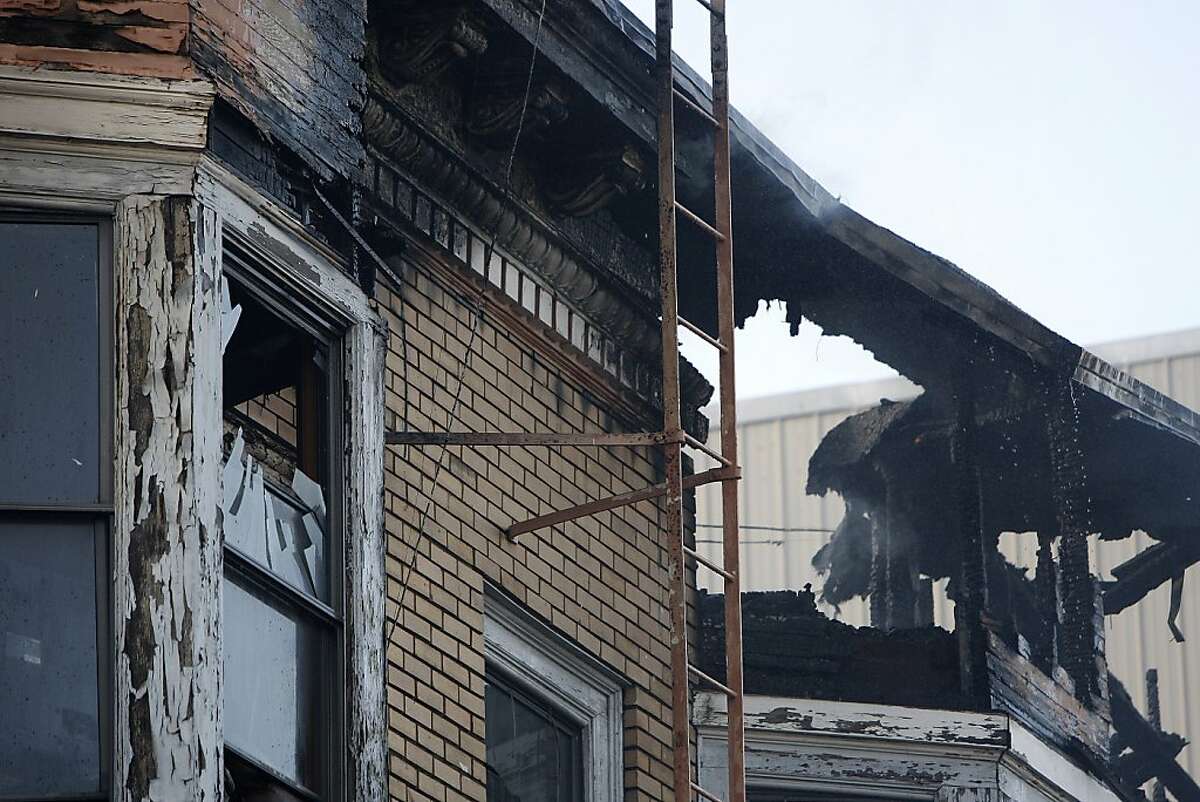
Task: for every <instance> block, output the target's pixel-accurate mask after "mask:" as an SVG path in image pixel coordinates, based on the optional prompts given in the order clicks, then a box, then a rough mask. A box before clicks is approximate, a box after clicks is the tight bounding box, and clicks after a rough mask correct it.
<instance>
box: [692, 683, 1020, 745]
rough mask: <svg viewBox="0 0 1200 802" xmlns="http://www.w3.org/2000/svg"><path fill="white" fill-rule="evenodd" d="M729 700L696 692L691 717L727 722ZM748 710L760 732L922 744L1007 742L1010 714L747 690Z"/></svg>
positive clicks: (704, 723)
mask: <svg viewBox="0 0 1200 802" xmlns="http://www.w3.org/2000/svg"><path fill="white" fill-rule="evenodd" d="M727 704H728V702H727V700H726V698H725V696H724V694H718V693H708V692H705V693H701V694H698V695H697V697H696V701H695V704H694V706H693V715H692V720H693V722H694V723H695V724H696V725H697V726H712V727H724V726H726V721H727V720H728V716H727V713H726V710H727ZM744 711H745V720H746V726H747V728H749V729H753V730H755V731H761V732H774V733H814V734H829V735H838V736H840V737H844V738H852V739H875V740H886V741H898V742H903V741H912V742H916V743H918V744H924V743H930V742H934V741H936V742H937V743H939V744H947V745H949V744H956V745H961V746H964V747H976V746H980V747H992V748H1003V747H1005V746H1007V744H1008V719H1007V716H1004V715H998V714H993V713H969V712H962V711H958V710H927V709H922V708H915V707H895V706H892V705H876V704H863V703H860V702H828V701H823V700H814V699H792V698H783V697H776V696H759V695H747V696H746V699H745V707H744Z"/></svg>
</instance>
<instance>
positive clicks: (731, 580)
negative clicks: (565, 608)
mask: <svg viewBox="0 0 1200 802" xmlns="http://www.w3.org/2000/svg"><path fill="white" fill-rule="evenodd" d="M696 2H698V3H699V4H700V5H701V6H703V7H704V8H705V9H707V10H708V12H709V14H710V16H711V38H712V76H713V100H712V112H711V113H710V112H708V111H706V110H705V109H704V108H703V107H701V106H700V105H698V104H697V103H696V102H694V101H693V100H692V99H691V98H689V97H687V96H686V95H685V94H683V93H682V92H680V91H678V90H677V89H676V88H675V71H674V68H673V65H672V61H671V29H672V25H673V16H674V8H673V2H672V0H656V18H655V20H656V26H655V28H656V31H655V33H656V53H655V55H656V59H655V73H656V79H657V90H658V91H657V99H658V187H659V196H658V224H659V238H660V249H659V273H660V276H659V278H660V282H661V293H662V361H663V373H662V399H663V430H662V431H661V432H634V433H627V434H625V433H621V434H609V433H597V434H577V433H567V434H556V433H533V432H407V431H406V432H388V433H387V435H386V442H387V443H388V444H389V445H413V446H430V445H440V446H451V445H457V446H516V447H528V446H567V447H577V448H580V447H582V448H588V447H595V448H610V447H618V446H624V447H629V446H634V447H637V446H643V447H660V448H662V449H663V451H664V454H665V460H664V464H665V469H666V480H665V482H663V483H662V484H657V485H652V486H650V487H647V488H644V489H641V490H634V491H631V492H627V493H621V494H617V495H613V496H609V497H608V498H603V499H598V500H595V501H590V502H586V503H584V504H579V505H577V506H574V507H571V508H568V509H565V510H560V511H557V512H552V513H549V514H546V515H539V516H536V517H534V518H531V519H529V520H526V521H520V522H517V523H514V524H513V525H511V526H510V527H509V528H508V529H507V530H506V534H507V535H508V537H509V538H510V539H513V540H515V539H516V538H517V537H519V536H520V535H523V534H525V533H528V532H533V531H536V530H538V529H542V528H545V527H548V526H555V525H558V524H562V523H566V522H567V521H572V520H575V519H577V518H582V517H584V516H588V515H595V514H597V513H599V512H603V511H605V510H611V509H616V508H618V507H623V506H626V505H628V504H633V503H636V502H639V501H646V500H649V499H654V498H662V497H666V526H665V527H664V528H665V530H666V532H665V534H666V536H667V540H668V555H669V581H670V598H669V605H670V608H671V610H670V612H671V634H670V639H671V713H672V734H673V741H674V776H675V780H674V791H675V794H674V798H675V800H676V802H691V800H693V799H696V798H697V797H698V798H701V799H705V800H709V802H745V799H746V778H745V754H744V753H745V730H744V714H743V697H742V606H741V586H740V582H739V543H738V481H739V479H740V478H741V473H740V470H739V468H738V467H737V412H736V394H735V392H734V351H733V331H734V313H733V232H732V217H731V209H730V178H729V84H728V58H727V56H728V48H727V38H726V33H725V0H696ZM676 98H678V99H679V100H680V102H681V103H683V104H684V105H685V106H686V107H687V108H688V109H689V110H690V112H691V113H693V114H695V115H697V116H698V117H699V118H700V119H702V120H703V121H705V122H706V123H707V124H708V125H709V126H710V127H711V128H712V131H713V140H714V146H713V164H714V176H713V178H714V187H715V193H714V195H715V201H716V203H715V210H714V220H715V222H713V223H711V224H710V223H708V222H707V221H705V220H704V218H703V217H702V216H700V215H698V214H696V213H695V212H693V211H691V210H690V209H688V208H687V207H685V206H684V205H683V204H681V203H679V202H678V201H677V200H676V199H675V169H676V166H675V106H674V102H675V99H676ZM677 213H678V214H681V215H683V217H685V218H686V219H687V220H688V221H690V222H691V223H692V224H694V225H695V226H696V227H697V228H698V229H699V230H700V231H701V232H703V233H705V234H706V235H708V236H709V237H711V238H712V239H713V241H714V243H715V246H716V255H717V316H718V336H717V337H716V338H713V337H711V336H709V335H708V333H706V332H705V331H704V330H703V329H701V328H700V327H699V326H697V325H696V324H694V323H691V322H689V321H687V320H686V319H684V318H682V317H680V316H679V309H678V301H679V280H678V272H677V259H676V245H677V241H676V228H675V224H676V215H677ZM681 325H682V326H684V327H685V328H687V329H688V330H689V331H691V332H692V333H694V334H695V335H696V336H697V337H699V338H700V339H701V340H702V341H704V342H706V343H708V344H709V345H711V346H712V347H714V348H716V349H717V351H718V352H719V353H720V409H721V447H720V450H719V451H716V450H714V449H711V448H709V447H708V446H707V445H705V444H704V443H702V442H700V441H699V440H697V439H696V438H694V437H692V436H691V435H689V434H688V433H687V432H685V431H684V430H683V420H682V411H681V408H680V395H679V327H680V326H681ZM684 446H688V447H690V448H694V449H696V450H698V451H701V452H703V453H704V454H706V455H708V456H709V457H710V458H712V459H713V460H715V461H716V462H717V463H718V465H719V467H717V468H713V469H710V470H706V471H702V472H700V473H697V474H694V475H691V476H686V477H685V476H684V475H683V458H682V450H683V447H684ZM711 482H720V483H721V508H722V509H721V517H722V532H723V537H722V543H723V559H722V563H721V564H717V563H715V562H713V561H711V560H709V559H707V558H706V557H704V556H703V555H701V554H699V553H698V552H697V551H696V550H695V549H693V548H691V547H689V546H688V545H687V544H686V543H685V542H684V535H685V533H684V529H683V491H684V490H687V489H691V488H695V487H699V486H701V485H704V484H708V483H711ZM689 559H691V560H695V561H696V562H697V563H698V564H700V565H703V566H705V567H706V568H708V569H710V570H712V571H714V572H715V573H717V574H718V575H720V576H721V577H722V578H723V579H724V581H725V682H724V683H721V682H719V681H717V680H716V679H714V678H713V677H710V676H708V675H707V674H705V673H704V672H702V671H700V670H699V669H698V668H696V666H694V665H693V664H692V663H691V661H690V660H689V657H688V638H687V604H688V585H687V567H688V563H687V560H689ZM692 679H695V680H696V682H697V683H698V684H700V685H707V686H709V687H711V688H713V689H714V690H716V691H718V692H721V693H723V694H725V696H726V697H727V700H728V703H727V712H728V716H727V720H728V727H729V730H728V746H729V758H728V770H729V786H728V792H727V794H726V796H725V797H724V798H723V799H722V797H720V796H718V795H717V794H715V793H713V792H712V791H710V790H707V789H704V788H702V787H701V786H700V785H699V784H698V783H697V782H695V781H694V780H693V779H692V750H691V711H690V696H691V694H690V686H691V681H692Z"/></svg>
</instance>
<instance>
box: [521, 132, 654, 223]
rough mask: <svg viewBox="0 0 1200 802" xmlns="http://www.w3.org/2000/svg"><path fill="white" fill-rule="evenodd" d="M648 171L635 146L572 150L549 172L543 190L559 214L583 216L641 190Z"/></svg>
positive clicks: (553, 208) (552, 207)
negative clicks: (582, 150)
mask: <svg viewBox="0 0 1200 802" xmlns="http://www.w3.org/2000/svg"><path fill="white" fill-rule="evenodd" d="M646 172H647V169H646V160H645V159H643V158H642V155H641V153H639V152H638V150H637V149H636V148H634V147H633V146H631V145H624V146H616V147H610V148H603V149H600V150H596V151H593V152H591V153H584V154H581V153H579V152H578V151H568V152H567V153H566V154H564V156H563V157H562V158H559V159H557V160H556V166H555V168H553V169H547V170H546V171H545V178H544V181H543V191H544V193H545V195H546V198H547V200H549V201H550V204H551V209H552V210H553V211H554V212H555V213H557V214H561V215H565V216H569V217H583V216H586V215H589V214H593V213H594V212H597V211H599V210H600V209H601V208H603V207H604V206H606V205H608V204H609V203H610V202H611V201H613V200H614V199H616V198H619V197H622V196H625V195H630V194H632V193H634V192H637V191H639V190H641V189H642V188H643V187H645V186H646Z"/></svg>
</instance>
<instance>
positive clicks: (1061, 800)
mask: <svg viewBox="0 0 1200 802" xmlns="http://www.w3.org/2000/svg"><path fill="white" fill-rule="evenodd" d="M1009 730H1010V733H1011V738H1012V746H1011V748H1010V750H1009V752H1008V753H1007V754H1006V755H1005V756H1004V758H1003V760H1002V761H1001V766H1002V768H1004V769H1008V772H1011V773H1008V772H1004V771H1002V772H1001V773H1000V790H1002V791H1004V792H1005V794H1007V795H1008V796H1009V797H1010V798H1011V799H1012V800H1014V802H1026V800H1029V799H1037V797H1035V796H1031V795H1030V794H1029V793H1028V792H1027V791H1025V792H1023V791H1022V788H1026V787H1028V788H1036V789H1037V790H1039V791H1041V792H1042V794H1043V795H1044V796H1045V797H1046V798H1048V799H1051V800H1054V802H1071V800H1076V799H1085V800H1087V802H1120V800H1121V798H1120V797H1119V796H1117V795H1116V794H1115V793H1113V791H1112V790H1111V789H1109V788H1108V786H1106V785H1105V784H1104V783H1102V782H1100V781H1099V780H1097V779H1096V778H1095V777H1093V776H1092V775H1090V774H1088V773H1087V772H1086V771H1084V770H1083V769H1081V768H1080V767H1079V766H1077V765H1075V764H1074V763H1073V762H1071V760H1069V759H1068V758H1067V757H1066V756H1064V755H1063V754H1062V753H1061V752H1059V751H1058V750H1057V749H1055V748H1054V747H1052V746H1050V745H1049V744H1046V743H1045V742H1043V741H1041V740H1039V739H1038V737H1037V736H1036V735H1034V734H1033V733H1032V732H1030V731H1029V730H1028V729H1026V728H1025V727H1024V726H1023V725H1022V724H1021V722H1019V721H1016V720H1013V721H1012V722H1011V723H1010V724H1009Z"/></svg>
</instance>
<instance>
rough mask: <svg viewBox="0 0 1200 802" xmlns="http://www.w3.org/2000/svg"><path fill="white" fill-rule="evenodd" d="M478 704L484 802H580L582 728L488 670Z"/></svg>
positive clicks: (490, 669) (581, 794)
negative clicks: (482, 712)
mask: <svg viewBox="0 0 1200 802" xmlns="http://www.w3.org/2000/svg"><path fill="white" fill-rule="evenodd" d="M484 700H485V716H486V718H485V722H486V730H487V734H486V741H487V795H488V802H518V800H535V799H537V800H546V802H582V800H583V798H584V797H583V768H582V766H583V761H582V757H583V755H582V746H581V743H582V731H583V727H581V726H580V725H579V724H577V723H576V722H575V721H573V720H571V719H570V718H568V717H567V716H565V715H563V714H562V713H560V712H559V711H557V710H556V709H555V708H554V707H553V706H552V705H551V704H550V703H548V702H545V701H543V700H541V699H539V698H537V697H536V696H533V695H532V694H529V693H527V692H525V691H523V690H522V689H521V688H520V687H519V686H518V685H517V684H515V683H513V682H512V681H511V680H509V679H508V678H506V677H505V676H504V675H503V674H501V673H499V672H498V671H496V670H495V669H493V668H489V670H488V672H487V688H486V690H485V696H484Z"/></svg>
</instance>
